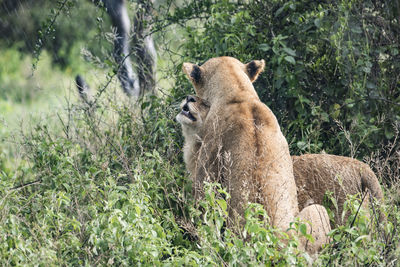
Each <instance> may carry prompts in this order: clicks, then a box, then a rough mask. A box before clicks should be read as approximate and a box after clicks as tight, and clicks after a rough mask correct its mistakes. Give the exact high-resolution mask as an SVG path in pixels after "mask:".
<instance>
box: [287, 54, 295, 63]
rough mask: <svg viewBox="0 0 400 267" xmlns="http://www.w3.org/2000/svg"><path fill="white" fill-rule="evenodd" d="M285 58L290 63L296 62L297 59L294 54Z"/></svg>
mask: <svg viewBox="0 0 400 267" xmlns="http://www.w3.org/2000/svg"><path fill="white" fill-rule="evenodd" d="M285 60H286V61H287V62H289V63H292V64H296V60H295V59H294V57H292V56H286V57H285Z"/></svg>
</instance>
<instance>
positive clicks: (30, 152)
mask: <svg viewBox="0 0 400 267" xmlns="http://www.w3.org/2000/svg"><path fill="white" fill-rule="evenodd" d="M111 100H112V99H111V98H108V97H107V96H104V97H102V98H101V99H100V100H98V102H97V107H96V109H88V108H87V107H85V106H82V105H80V104H74V105H72V104H68V106H67V108H66V111H65V112H62V113H60V114H59V116H58V117H59V122H58V124H59V127H58V129H62V130H61V131H59V130H54V129H53V128H52V127H49V125H47V124H46V122H42V123H38V124H37V125H36V127H34V128H33V129H32V130H31V131H25V132H23V133H22V138H21V140H22V141H21V143H20V144H19V147H20V149H21V151H23V158H24V159H25V161H26V164H25V165H24V167H20V168H19V169H18V168H16V169H15V170H13V171H11V170H9V171H2V172H1V174H0V176H1V183H0V194H1V201H0V210H1V212H0V225H1V227H0V232H1V233H0V243H1V244H2V246H0V258H1V262H2V263H3V264H4V265H38V264H49V265H51V266H55V265H111V264H115V265H127V266H132V265H173V266H176V265H210V264H211V265H233V266H235V265H263V264H266V265H269V266H271V265H274V266H275V265H277V266H287V265H300V266H301V265H304V266H306V265H308V264H310V263H311V262H312V259H311V257H310V256H309V255H307V254H306V253H304V252H301V251H299V250H298V248H297V247H298V240H297V239H296V238H294V237H289V236H288V235H287V234H285V233H282V232H279V231H278V230H277V229H273V228H272V227H271V226H269V224H268V216H267V215H266V214H265V210H264V209H263V208H262V207H261V206H260V205H256V204H250V205H249V207H248V209H247V210H246V213H245V218H246V224H245V227H244V229H242V230H241V231H240V232H237V231H232V230H230V229H228V228H226V227H225V226H224V225H225V222H226V219H227V202H226V199H227V198H229V195H228V193H227V192H226V191H225V190H224V189H223V188H221V186H220V185H218V184H208V185H206V194H205V198H204V199H203V201H201V203H200V204H199V205H195V204H194V201H193V199H192V196H191V193H190V192H191V185H190V182H188V180H187V174H186V172H185V170H184V164H183V160H182V152H181V149H180V148H181V147H182V137H181V133H180V129H179V127H178V124H177V123H176V122H175V121H174V119H173V118H174V117H175V115H176V112H177V109H176V107H177V102H178V101H175V100H173V99H172V98H166V99H162V98H158V97H154V96H152V97H148V98H145V99H143V100H141V102H140V103H136V105H139V106H141V107H142V109H141V110H140V111H139V110H138V109H137V108H134V107H133V106H134V105H130V104H126V103H125V104H124V103H121V104H115V102H111ZM379 162H382V161H376V164H379ZM392 163H393V162H392ZM396 164H397V165H392V166H397V167H398V166H399V161H397V162H396ZM385 170H386V171H388V170H387V169H385ZM386 175H388V174H387V173H386ZM386 193H387V194H388V196H387V197H386V203H384V204H383V205H382V206H379V207H378V206H374V209H373V210H371V213H372V214H375V212H377V211H378V210H381V209H382V211H383V212H384V214H386V216H387V222H385V223H377V221H376V220H375V219H374V217H373V216H372V218H370V219H368V217H366V216H365V215H364V214H363V213H361V212H359V211H358V206H359V204H358V203H359V202H360V200H359V199H358V200H357V199H349V202H348V205H346V206H348V207H349V209H350V210H351V211H352V212H353V213H352V214H353V217H352V216H350V218H355V219H354V220H352V219H350V220H349V224H348V225H345V226H340V227H338V228H337V229H334V230H333V231H332V232H331V233H330V236H331V239H332V242H331V243H330V244H329V245H327V246H326V247H325V248H324V250H323V251H322V252H321V254H320V255H319V256H318V258H317V259H315V262H314V264H316V265H327V264H328V265H336V266H342V265H350V264H356V265H385V264H387V265H396V264H398V262H397V257H396V255H398V252H399V248H398V245H397V244H398V242H399V239H400V234H399V232H398V220H399V219H400V211H399V210H398V206H397V205H393V204H394V203H395V202H396V201H398V198H396V197H391V196H392V194H393V193H391V191H390V190H387V191H386ZM354 216H355V217H354ZM301 225H302V223H296V222H294V223H293V225H292V227H293V228H294V229H295V230H296V231H297V232H299V233H301V232H302V226H301ZM278 237H279V238H278ZM285 239H287V240H286V241H284V240H285Z"/></svg>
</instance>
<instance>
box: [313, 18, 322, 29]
mask: <svg viewBox="0 0 400 267" xmlns="http://www.w3.org/2000/svg"><path fill="white" fill-rule="evenodd" d="M314 25H315V26H317V28H321V19H320V18H316V19H315V20H314Z"/></svg>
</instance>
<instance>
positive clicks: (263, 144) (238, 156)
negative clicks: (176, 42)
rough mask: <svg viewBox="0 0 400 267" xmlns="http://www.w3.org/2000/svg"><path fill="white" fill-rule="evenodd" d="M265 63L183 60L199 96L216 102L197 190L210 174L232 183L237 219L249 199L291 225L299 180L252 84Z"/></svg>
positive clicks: (206, 133)
mask: <svg viewBox="0 0 400 267" xmlns="http://www.w3.org/2000/svg"><path fill="white" fill-rule="evenodd" d="M263 68H264V62H263V61H252V62H250V63H248V64H243V63H241V62H240V61H238V60H237V59H234V58H231V57H220V58H212V59H210V60H208V61H207V62H206V63H204V64H203V65H202V66H200V67H199V66H196V65H194V64H191V63H184V64H183V70H184V72H185V73H186V74H187V75H188V77H189V79H190V80H191V81H192V83H193V85H194V88H195V91H196V94H197V96H199V97H201V98H203V99H205V100H206V101H208V102H209V103H210V110H209V113H208V116H207V117H206V119H205V121H204V127H202V130H201V133H200V136H202V137H203V140H202V141H203V142H202V145H201V148H200V150H199V157H198V162H197V167H196V170H195V171H194V173H193V179H194V181H195V187H196V189H197V190H201V188H202V185H203V181H204V180H211V181H219V182H221V183H222V184H223V185H224V186H225V187H227V188H228V191H229V193H230V195H231V199H230V203H229V215H230V218H231V219H232V220H234V221H236V222H237V219H239V220H240V218H242V216H243V212H244V208H245V206H246V204H247V203H248V202H258V203H261V204H263V205H264V207H265V209H266V210H267V212H268V215H269V216H270V218H271V222H272V225H274V226H276V227H279V228H281V229H283V230H286V229H287V228H288V227H289V223H290V222H292V221H293V220H294V217H295V216H296V215H297V214H298V204H297V192H296V184H295V181H294V177H293V171H292V169H293V167H292V160H291V158H290V154H289V147H288V144H287V141H286V139H285V137H284V136H283V134H282V132H281V130H280V127H279V124H278V121H277V119H276V117H275V115H274V114H273V113H272V112H271V110H270V109H269V108H268V107H267V106H266V105H264V104H263V103H262V102H261V101H260V99H259V97H258V95H257V93H256V91H255V90H254V87H253V85H252V81H254V80H255V79H256V78H257V76H258V74H259V73H260V72H261V71H262V70H263Z"/></svg>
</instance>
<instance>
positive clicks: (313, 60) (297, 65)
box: [184, 0, 400, 157]
mask: <svg viewBox="0 0 400 267" xmlns="http://www.w3.org/2000/svg"><path fill="white" fill-rule="evenodd" d="M202 12H203V13H200V14H199V15H198V17H200V18H201V17H203V15H204V17H207V18H206V19H202V20H200V21H201V22H202V23H200V24H199V23H197V24H194V25H193V24H190V23H187V24H186V25H187V26H186V36H187V41H186V42H185V45H184V51H185V55H186V58H185V60H187V61H193V62H199V63H201V62H203V61H204V60H206V59H208V58H211V57H216V56H223V55H226V56H233V57H236V58H238V59H240V60H241V61H243V62H248V61H250V60H253V59H265V60H266V70H265V72H264V73H263V74H262V75H261V76H260V78H259V79H258V81H256V82H255V88H256V90H257V92H258V94H259V96H260V98H261V100H262V101H263V102H265V103H266V104H267V105H268V106H269V107H270V108H271V109H272V110H273V111H274V113H275V114H276V115H277V117H278V120H279V121H280V122H281V125H282V128H283V129H284V131H285V132H286V136H287V138H288V140H289V142H290V143H291V149H292V151H293V152H301V153H304V152H319V151H321V150H323V149H324V150H325V151H327V152H332V153H336V154H341V155H352V156H358V157H363V156H366V155H369V151H370V149H371V148H373V147H374V146H375V144H376V143H379V142H380V141H381V140H393V136H394V130H393V124H396V123H397V122H398V121H399V120H400V117H399V113H400V104H399V100H400V98H399V97H400V95H399V93H398V92H399V87H398V86H399V77H398V75H396V74H395V73H398V72H400V64H399V62H400V61H399V53H398V49H399V42H398V38H396V36H398V31H399V30H400V28H399V26H398V25H399V24H398V23H397V24H396V23H393V22H392V21H397V20H398V17H397V16H398V14H399V7H398V5H396V4H394V3H393V2H391V1H383V2H382V4H381V5H378V4H375V3H374V2H373V1H348V0H343V1H333V2H312V1H311V2H310V1H308V2H307V1H306V2H298V1H278V0H272V1H248V2H242V1H238V3H236V2H228V1H217V2H215V3H213V4H210V5H209V6H208V7H207V9H206V10H205V11H204V10H203V11H202ZM205 14H207V16H206V15H205ZM383 29H384V30H383ZM386 32H387V34H386ZM337 121H340V122H341V123H342V129H341V128H340V127H338V125H337ZM343 129H344V130H346V131H350V132H351V140H348V138H346V136H345V135H344V134H343ZM351 145H353V146H354V147H357V149H356V150H355V151H351V149H350V146H351ZM354 147H353V148H354Z"/></svg>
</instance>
